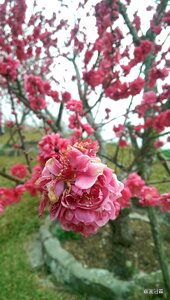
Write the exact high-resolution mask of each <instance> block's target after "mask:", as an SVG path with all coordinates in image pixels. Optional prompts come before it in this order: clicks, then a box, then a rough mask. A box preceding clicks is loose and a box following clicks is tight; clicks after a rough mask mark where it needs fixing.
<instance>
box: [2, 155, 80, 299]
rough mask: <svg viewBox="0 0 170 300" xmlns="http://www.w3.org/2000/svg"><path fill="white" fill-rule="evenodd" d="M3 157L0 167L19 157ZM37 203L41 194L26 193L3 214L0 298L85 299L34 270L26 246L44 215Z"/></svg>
mask: <svg viewBox="0 0 170 300" xmlns="http://www.w3.org/2000/svg"><path fill="white" fill-rule="evenodd" d="M0 159H1V162H2V163H1V167H2V165H4V166H6V168H7V169H8V168H9V167H10V165H11V163H15V162H17V161H18V157H13V158H11V157H10V159H9V158H8V157H2V156H1V157H0ZM22 160H23V158H22V157H21V158H20V161H22ZM0 186H9V182H7V180H6V179H3V178H0ZM11 186H13V184H12V185H11ZM38 206H39V199H38V197H34V198H33V197H30V196H29V195H28V194H26V195H25V196H24V197H23V199H22V201H21V202H20V203H18V204H15V205H13V206H10V207H7V208H6V210H5V212H4V214H3V215H2V216H1V217H0V232H1V233H0V270H1V271H0V300H40V299H41V300H85V297H83V296H81V295H78V294H75V293H73V292H71V291H68V290H67V289H66V288H65V287H64V286H61V285H57V286H56V287H55V288H54V287H51V286H50V285H49V284H48V282H47V279H46V278H47V274H46V272H45V271H42V272H39V273H38V272H34V271H33V270H32V268H31V266H30V263H29V261H28V257H27V254H26V250H27V245H28V242H29V241H31V239H32V238H33V236H34V235H35V234H36V233H37V232H38V229H39V227H40V225H41V224H42V222H43V219H44V217H43V218H42V220H40V219H39V218H38Z"/></svg>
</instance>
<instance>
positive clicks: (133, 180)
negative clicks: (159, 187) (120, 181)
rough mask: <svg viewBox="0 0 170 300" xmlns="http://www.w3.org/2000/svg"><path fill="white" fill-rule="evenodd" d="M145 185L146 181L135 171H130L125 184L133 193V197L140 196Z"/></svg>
mask: <svg viewBox="0 0 170 300" xmlns="http://www.w3.org/2000/svg"><path fill="white" fill-rule="evenodd" d="M144 185H145V181H144V180H143V179H142V178H141V177H140V176H139V175H138V174H137V173H135V172H134V173H130V174H129V175H128V178H127V180H126V182H125V186H126V187H128V188H129V190H130V191H131V193H132V197H138V196H139V195H140V193H141V189H142V188H143V186H144Z"/></svg>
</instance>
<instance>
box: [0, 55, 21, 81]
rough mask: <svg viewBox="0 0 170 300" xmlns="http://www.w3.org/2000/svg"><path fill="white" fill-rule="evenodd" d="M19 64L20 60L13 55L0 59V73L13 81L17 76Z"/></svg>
mask: <svg viewBox="0 0 170 300" xmlns="http://www.w3.org/2000/svg"><path fill="white" fill-rule="evenodd" d="M19 64H20V63H19V60H17V59H13V58H12V57H11V56H7V57H6V58H5V59H3V60H2V59H0V75H2V76H3V77H6V78H8V79H9V80H10V81H12V82H13V81H14V80H15V79H16V77H17V70H18V67H19Z"/></svg>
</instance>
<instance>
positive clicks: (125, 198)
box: [118, 186, 132, 207]
mask: <svg viewBox="0 0 170 300" xmlns="http://www.w3.org/2000/svg"><path fill="white" fill-rule="evenodd" d="M121 194H122V196H121V197H120V198H119V199H118V202H119V203H120V206H121V207H130V206H131V202H130V198H131V197H132V193H131V191H130V189H129V188H128V187H127V186H124V189H123V190H122V191H121Z"/></svg>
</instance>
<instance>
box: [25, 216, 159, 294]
mask: <svg viewBox="0 0 170 300" xmlns="http://www.w3.org/2000/svg"><path fill="white" fill-rule="evenodd" d="M136 217H137V218H138V216H136V215H135V216H133V218H136ZM142 220H143V221H144V219H142ZM145 221H147V220H146V218H145ZM51 230H52V228H51V222H50V221H49V219H48V220H47V221H46V223H45V225H43V226H42V227H41V229H40V234H39V238H40V241H41V242H40V241H36V242H35V243H34V245H32V248H31V249H30V250H29V255H30V253H32V255H31V257H32V265H33V267H34V268H37V267H39V266H42V264H43V259H44V263H45V264H46V265H47V266H48V268H49V269H50V271H51V274H52V276H53V278H54V279H55V280H56V281H57V282H61V283H65V284H67V285H69V286H70V287H71V288H73V289H74V290H77V291H78V292H81V293H82V292H84V293H85V294H86V295H89V300H102V299H105V300H114V299H115V300H124V299H127V298H128V296H129V295H130V296H131V295H132V297H131V298H130V299H133V293H134V292H135V296H136V294H137V293H138V294H139V295H140V296H141V294H142V295H143V289H144V288H146V286H148V284H149V286H155V283H156V285H158V287H159V285H160V284H161V283H162V276H161V272H160V271H158V272H154V273H151V274H149V275H148V274H145V273H139V274H137V275H135V276H134V278H133V279H132V280H130V281H122V280H119V279H118V278H116V277H115V275H114V274H113V273H111V272H109V271H108V270H104V269H95V268H91V269H90V268H85V267H84V266H83V265H82V264H81V263H80V262H78V261H76V259H75V258H74V256H73V255H72V254H70V253H69V252H68V251H66V250H65V249H63V248H62V247H61V244H60V242H59V240H58V239H57V238H56V237H53V235H52V233H51ZM40 245H41V246H40ZM35 249H36V250H35ZM38 249H39V250H38ZM42 250H43V251H42ZM42 254H43V255H42ZM38 260H39V261H38ZM140 299H142V300H143V299H144V298H140Z"/></svg>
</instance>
